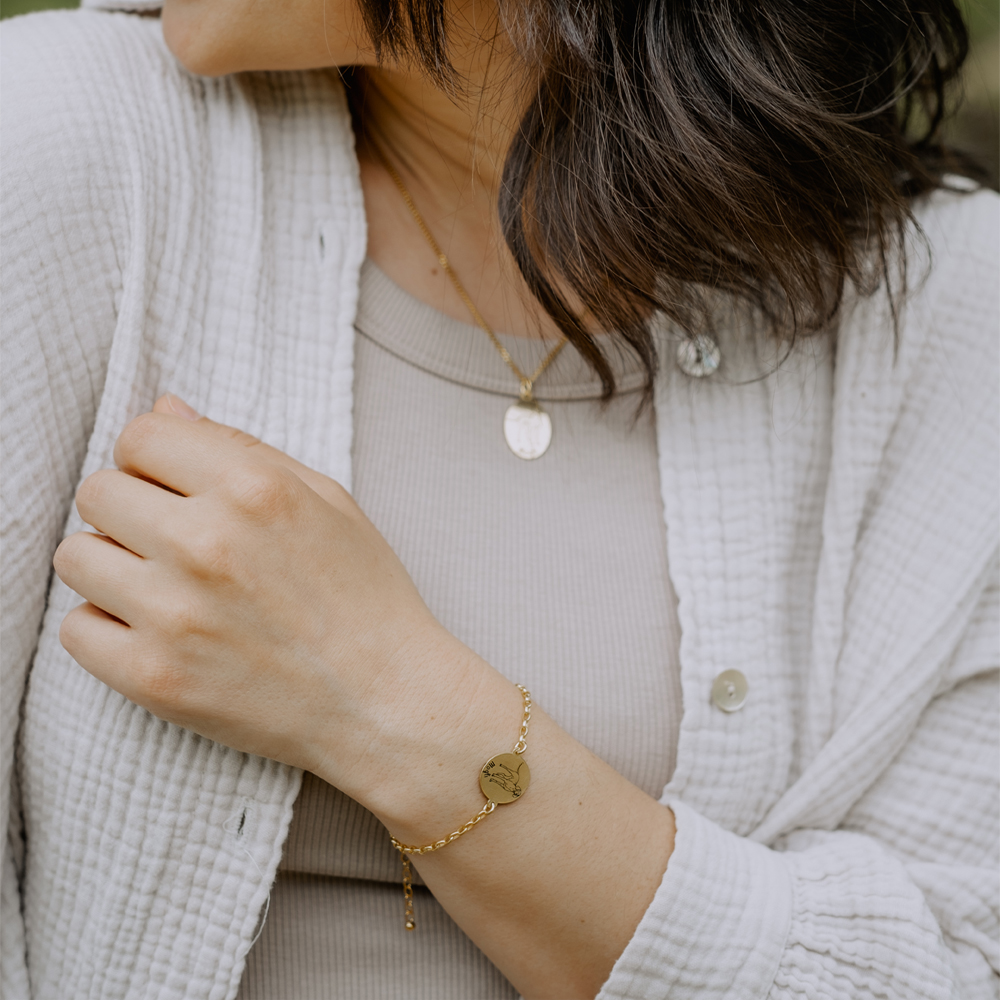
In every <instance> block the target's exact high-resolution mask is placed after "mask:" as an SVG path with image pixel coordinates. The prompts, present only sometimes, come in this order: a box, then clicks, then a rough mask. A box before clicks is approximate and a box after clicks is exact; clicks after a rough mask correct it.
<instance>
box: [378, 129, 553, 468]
mask: <svg viewBox="0 0 1000 1000" xmlns="http://www.w3.org/2000/svg"><path fill="white" fill-rule="evenodd" d="M366 137H367V139H368V141H369V143H371V147H372V149H373V150H374V152H375V155H376V156H377V157H378V158H379V160H380V161H381V163H382V166H383V167H385V169H386V171H387V173H388V174H389V176H390V177H391V178H392V180H393V182H394V183H395V185H396V187H397V188H399V193H400V194H401V195H402V196H403V201H405V202H406V207H407V208H408V209H409V210H410V214H411V215H412V216H413V218H414V220H415V221H416V223H417V226H418V227H419V229H420V232H421V233H423V234H424V239H425V240H427V242H428V243H429V244H430V247H431V249H432V250H433V251H434V253H435V255H436V256H437V259H438V263H439V264H440V265H441V267H442V268H443V270H444V273H445V274H447V275H448V277H449V278H450V279H451V283H452V284H453V285H454V286H455V291H456V292H458V294H459V297H460V298H461V300H462V301H463V302H464V303H465V307H466V308H467V309H468V310H469V312H470V313H471V314H472V318H473V319H474V320H475V321H476V323H477V325H478V326H480V327H482V329H483V330H485V331H486V335H487V336H488V337H489V338H490V340H491V341H492V343H493V346H494V347H495V348H496V349H497V350H498V351H499V352H500V357H502V358H503V359H504V361H505V362H506V363H507V367H508V368H510V370H511V371H512V372H513V373H514V374H515V375H516V376H517V379H518V381H519V382H520V383H521V388H520V391H519V393H518V395H519V397H520V398H519V399H518V400H517V401H516V402H514V403H511V405H510V406H508V407H507V412H506V413H505V414H504V418H503V436H504V440H505V441H506V442H507V446H508V447H509V448H510V450H511V451H512V452H513V453H514V454H515V455H517V457H518V458H523V459H526V460H530V459H533V458H541V457H542V455H544V454H545V452H546V451H548V448H549V444H551V442H552V420H551V418H550V417H549V415H548V414H547V413H546V412H545V411H544V410H543V409H542V408H541V406H539V405H538V401H537V400H536V399H535V395H534V385H535V382H536V381H537V380H538V378H539V376H540V375H541V374H542V372H544V371H545V369H546V368H548V367H549V365H550V364H551V363H552V362H553V361H555V359H556V355H557V354H558V353H559V352H560V351H561V350H562V349H563V348H564V347H565V346H566V341H565V340H562V341H560V342H559V343H558V344H556V346H555V347H553V348H552V350H551V351H549V353H548V355H546V357H544V358H543V359H542V363H541V364H540V365H539V366H538V367H537V368H536V369H535V370H534V372H532V374H531V375H525V374H524V372H522V371H521V369H520V368H518V366H517V365H516V364H515V363H514V359H513V358H512V357H511V356H510V352H509V351H508V350H507V348H506V347H504V346H503V344H501V343H500V341H499V340H498V339H497V335H496V334H495V333H494V332H493V328H492V327H491V326H490V325H489V323H487V322H486V320H485V319H483V316H482V314H481V313H480V312H479V310H478V309H477V308H476V304H475V303H474V302H473V301H472V299H471V297H470V296H469V293H468V292H467V291H466V290H465V287H464V286H463V285H462V283H461V282H460V281H459V280H458V275H457V274H455V272H454V271H453V270H452V267H451V262H450V261H449V260H448V258H447V257H446V256H445V253H444V251H443V250H442V249H441V247H440V246H439V245H438V241H437V240H436V239H434V235H433V233H431V231H430V228H429V227H428V225H427V223H426V222H424V217H423V216H422V215H421V214H420V212H419V211H418V210H417V206H416V205H415V204H414V202H413V198H412V197H411V195H410V192H409V191H407V190H406V185H405V184H404V183H403V178H402V177H400V176H399V172H398V171H397V170H396V168H395V167H394V166H393V165H392V164H391V163H390V162H389V158H388V157H387V156H386V155H385V153H383V152H382V148H381V147H380V146H379V144H378V143H377V142H376V141H375V139H374V138H373V137H372V135H371V134H370V133H367V134H366Z"/></svg>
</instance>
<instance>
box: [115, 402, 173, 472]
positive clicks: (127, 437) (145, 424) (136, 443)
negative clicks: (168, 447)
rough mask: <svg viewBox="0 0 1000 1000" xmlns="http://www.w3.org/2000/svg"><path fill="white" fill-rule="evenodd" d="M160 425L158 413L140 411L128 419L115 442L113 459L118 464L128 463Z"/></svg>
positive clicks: (154, 435)
mask: <svg viewBox="0 0 1000 1000" xmlns="http://www.w3.org/2000/svg"><path fill="white" fill-rule="evenodd" d="M162 425H163V420H162V418H161V415H160V414H159V413H142V414H140V415H139V416H138V417H134V418H133V419H132V420H130V421H129V422H128V423H127V424H126V425H125V427H124V429H123V430H122V432H121V434H119V435H118V440H117V441H116V442H115V461H116V462H117V463H118V465H119V466H122V467H124V466H128V465H130V464H131V461H132V459H134V458H135V457H136V456H137V455H139V454H140V453H141V452H142V451H143V449H144V448H145V447H146V446H147V445H148V444H149V443H150V442H151V441H152V440H153V438H155V437H156V435H157V434H158V433H159V432H160V428H161V427H162Z"/></svg>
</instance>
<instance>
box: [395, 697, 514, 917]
mask: <svg viewBox="0 0 1000 1000" xmlns="http://www.w3.org/2000/svg"><path fill="white" fill-rule="evenodd" d="M515 687H516V688H517V689H518V691H520V692H521V697H522V699H523V700H524V714H523V715H522V716H521V731H520V732H519V733H518V734H517V742H516V743H515V744H514V749H513V750H512V751H511V752H510V753H498V754H496V755H495V756H493V757H490V759H489V760H488V761H487V762H486V763H485V764H483V766H482V767H481V768H480V769H479V787H480V788H481V789H482V792H483V795H485V796H486V799H487V802H486V805H484V806H483V808H482V809H480V810H479V812H477V813H476V815H475V816H473V817H472V819H470V820H469V822H468V823H464V824H463V825H462V826H460V827H459V828H458V829H457V830H454V831H453V832H452V833H449V834H448V836H447V837H442V838H441V840H435V841H434V843H433V844H427V845H425V846H424V847H410V846H408V845H407V844H403V843H401V842H400V841H398V840H397V839H396V838H395V837H393V836H392V834H389V839H390V840H391V841H392V846H393V847H395V848H396V850H397V851H399V855H400V857H401V858H402V859H403V900H404V909H405V918H406V929H407V930H408V931H412V930H414V929H415V928H416V926H417V923H416V921H415V920H414V919H413V870H412V869H411V868H410V857H409V856H410V855H411V854H417V855H420V854H430V853H431V852H432V851H439V850H441V848H442V847H447V846H448V845H449V844H450V843H451V842H452V841H453V840H458V838H459V837H461V836H462V834H463V833H468V832H469V831H470V830H471V829H472V828H473V827H474V826H475V825H476V824H477V823H479V822H480V821H481V820H484V819H485V818H486V817H487V816H489V814H490V813H491V812H493V810H494V809H496V807H497V806H502V805H506V803H508V802H515V801H516V800H517V799H519V798H520V797H521V796H522V795H523V794H524V793H525V792H526V791H527V789H528V784H529V783H530V781H531V770H530V769H529V768H528V762H527V761H526V760H525V759H524V758H523V757H522V756H521V754H523V753H524V751H525V749H526V748H527V746H528V723H529V722H530V721H531V692H529V691H528V689H527V688H526V687H524V686H523V685H522V684H516V685H515Z"/></svg>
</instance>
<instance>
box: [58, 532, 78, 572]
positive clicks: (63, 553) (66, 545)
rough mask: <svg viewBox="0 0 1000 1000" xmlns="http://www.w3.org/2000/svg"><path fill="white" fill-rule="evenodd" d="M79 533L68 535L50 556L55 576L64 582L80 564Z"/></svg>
mask: <svg viewBox="0 0 1000 1000" xmlns="http://www.w3.org/2000/svg"><path fill="white" fill-rule="evenodd" d="M80 535H81V533H80V532H77V533H76V534H74V535H68V536H67V537H66V538H64V539H63V540H62V541H61V542H60V543H59V545H58V547H57V548H56V551H55V553H54V554H53V556H52V566H53V568H54V569H55V571H56V574H57V576H58V577H59V578H60V579H61V580H64V581H65V579H66V576H67V575H69V574H71V573H72V572H73V570H74V569H75V568H76V567H77V566H78V565H79V562H80V541H81V537H80Z"/></svg>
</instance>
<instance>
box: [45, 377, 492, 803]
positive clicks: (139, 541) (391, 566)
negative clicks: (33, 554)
mask: <svg viewBox="0 0 1000 1000" xmlns="http://www.w3.org/2000/svg"><path fill="white" fill-rule="evenodd" d="M115 461H116V462H117V464H118V467H119V470H120V471H116V470H112V469H105V470H101V471H100V472H96V473H94V474H93V475H91V476H89V477H88V478H87V479H86V480H85V481H84V482H83V484H82V485H81V486H80V489H79V492H78V493H77V498H76V502H77V507H78V509H79V511H80V515H81V516H82V517H83V519H84V520H85V521H86V522H87V523H88V524H90V525H92V526H93V527H94V528H95V529H97V531H99V532H100V533H101V534H92V533H89V532H79V533H77V534H75V535H71V536H70V537H68V538H66V539H65V540H64V541H63V542H62V544H61V545H60V546H59V548H58V550H57V551H56V555H55V560H54V563H55V569H56V572H57V573H58V574H59V576H60V578H61V579H62V580H63V581H64V582H65V583H66V584H67V585H68V586H70V587H72V588H73V590H75V591H76V592H77V593H79V594H80V595H81V596H83V597H85V598H86V599H87V602H88V603H86V604H83V605H81V606H80V607H78V608H76V609H74V610H73V611H71V612H70V613H69V614H68V615H67V616H66V619H65V621H64V622H63V625H62V630H61V633H60V638H61V640H62V643H63V645H64V646H65V647H66V649H67V650H68V651H69V653H70V654H71V655H72V656H73V657H74V659H76V660H77V662H78V663H80V664H81V665H82V666H83V667H85V668H86V669H87V670H89V671H90V672H91V673H93V674H94V675H95V676H97V677H99V678H100V679H101V680H102V681H104V682H105V683H107V684H109V685H110V686H111V687H113V688H115V689H116V690H118V691H120V692H121V693H122V694H124V695H125V696H126V697H128V698H129V699H131V700H132V701H134V702H137V703H138V704H140V705H142V706H144V707H145V708H148V709H149V710H150V711H151V712H153V713H154V714H155V715H158V716H160V717H161V718H164V719H167V720H169V721H170V722H174V723H176V724H178V725H181V726H184V727H186V728H188V729H192V730H194V731H196V732H198V733H201V734H203V735H205V736H208V737H210V738H211V739H214V740H218V741H220V742H222V743H225V744H227V745H229V746H232V747H235V748H237V749H240V750H244V751H248V752H252V753H256V754H260V755H263V756H267V757H272V758H275V759H277V760H281V761H284V762H286V763H289V764H294V765H296V766H299V767H304V768H307V769H309V770H313V771H315V772H317V773H319V774H321V775H323V776H324V777H326V778H327V780H332V781H334V782H335V783H337V784H338V785H340V786H341V787H343V788H344V789H345V791H348V793H350V792H351V791H352V789H353V784H354V783H355V782H358V781H364V782H370V781H372V780H373V778H377V776H378V772H379V771H381V770H383V769H386V768H390V767H391V766H392V760H391V756H392V752H393V750H394V749H396V748H397V747H396V744H395V743H394V742H393V740H392V738H391V734H393V733H395V732H396V731H397V730H399V731H400V732H405V731H406V729H407V727H408V725H409V723H407V721H406V720H405V719H404V718H403V709H402V707H401V706H404V705H407V703H408V702H412V700H413V699H414V698H417V697H418V690H419V687H420V681H421V671H420V670H419V666H420V665H421V664H422V663H428V664H431V663H433V669H434V670H440V669H442V665H443V666H444V669H445V670H447V669H448V668H449V666H450V665H451V664H454V665H455V667H454V669H455V671H456V675H455V676H454V677H453V680H454V681H456V682H458V683H461V682H462V680H463V671H462V668H463V664H468V665H471V663H472V661H473V657H472V654H471V653H469V651H468V650H465V647H462V646H461V645H460V644H459V643H458V642H457V640H454V639H453V638H452V637H451V636H450V635H449V634H448V633H447V632H446V631H445V630H444V629H443V628H442V627H441V626H440V625H439V624H438V623H437V622H436V621H435V619H434V618H433V616H432V615H431V614H430V612H429V611H428V609H427V607H426V605H425V604H424V603H423V601H422V600H421V598H420V595H419V594H418V593H417V590H416V588H415V587H414V585H413V583H412V581H411V580H410V577H409V575H408V574H407V572H406V570H405V569H404V568H403V566H402V564H401V563H400V562H399V560H398V559H397V558H396V555H395V554H394V553H393V551H392V550H391V549H390V547H389V545H388V544H387V543H386V541H385V539H383V538H382V536H381V535H380V534H379V532H378V531H377V530H376V529H375V527H374V526H373V525H372V523H371V522H370V521H369V520H368V519H367V518H366V517H365V516H364V514H363V513H362V512H361V510H360V509H359V508H358V506H357V505H356V504H355V503H354V501H353V500H352V499H351V497H350V496H349V495H348V493H347V492H346V491H345V490H344V489H343V488H341V487H340V486H339V485H338V484H337V483H335V482H334V481H333V480H332V479H329V478H327V477H326V476H323V475H320V474H319V473H316V472H314V471H312V470H310V469H308V468H306V467H305V466H303V465H301V464H299V463H298V462H295V461H294V460H293V459H290V458H288V456H286V455H284V454H282V453H281V452H279V451H277V450H276V449H274V448H270V447H269V446H267V445H264V444H261V443H260V442H259V441H257V440H256V439H255V438H252V437H250V436H249V435H247V434H244V433H241V432H240V431H236V430H233V429H232V428H230V427H225V426H222V425H220V424H215V423H213V422H212V421H210V420H207V419H205V418H201V419H198V418H197V414H194V413H193V411H190V410H189V408H187V407H186V406H185V405H184V404H182V403H181V402H180V401H179V400H176V399H173V398H172V397H169V396H165V397H163V398H162V399H161V400H159V401H158V402H157V404H156V407H155V409H154V411H153V412H152V413H147V414H144V415H143V416H140V417H137V418H136V419H135V420H133V421H132V422H131V423H130V424H129V425H128V426H127V427H126V428H125V430H124V431H123V432H122V434H121V436H120V437H119V438H118V441H117V443H116V445H115ZM463 650H464V652H465V654H467V655H466V656H464V657H463V653H462V651H463ZM449 657H450V659H449ZM418 700H419V699H418ZM398 749H400V751H401V752H403V753H405V752H406V748H405V747H402V746H400V747H398Z"/></svg>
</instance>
